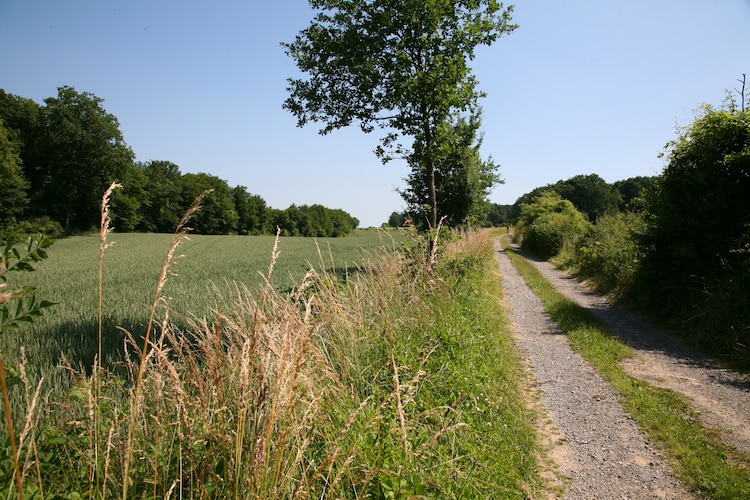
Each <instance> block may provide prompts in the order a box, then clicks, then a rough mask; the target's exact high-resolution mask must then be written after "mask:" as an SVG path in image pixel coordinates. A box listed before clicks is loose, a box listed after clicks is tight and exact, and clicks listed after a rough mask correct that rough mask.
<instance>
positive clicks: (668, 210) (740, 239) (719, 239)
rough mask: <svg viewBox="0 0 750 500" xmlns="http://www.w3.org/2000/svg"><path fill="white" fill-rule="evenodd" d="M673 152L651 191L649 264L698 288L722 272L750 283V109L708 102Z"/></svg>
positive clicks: (681, 284)
mask: <svg viewBox="0 0 750 500" xmlns="http://www.w3.org/2000/svg"><path fill="white" fill-rule="evenodd" d="M666 156H667V158H668V161H669V163H668V165H667V166H666V167H665V168H664V171H663V172H662V176H661V177H660V178H658V179H657V181H656V186H655V189H653V190H651V191H650V192H649V194H648V196H647V208H648V211H649V214H650V226H649V230H648V232H647V234H646V237H645V243H646V244H647V247H648V248H650V249H651V250H652V251H651V252H649V255H648V258H647V260H646V262H645V263H644V264H645V268H646V269H647V270H648V271H649V272H651V273H652V274H653V275H654V276H658V279H654V281H663V282H669V283H674V284H675V289H676V290H680V291H687V290H689V289H694V290H697V293H698V294H700V293H702V291H703V289H704V287H706V286H707V283H710V282H711V281H712V280H713V279H715V278H721V277H725V276H734V277H735V278H739V277H740V276H742V277H743V278H744V279H746V280H747V282H748V283H750V274H748V271H750V259H748V255H750V253H749V252H748V248H750V196H748V194H749V193H750V111H737V110H735V111H732V110H731V109H729V110H717V109H713V108H711V107H708V106H707V107H705V109H704V110H703V113H702V115H700V116H698V117H697V118H696V120H695V121H694V123H693V124H692V125H690V126H689V127H688V128H686V129H685V130H684V131H683V133H682V134H681V135H680V137H678V138H677V139H676V140H674V141H672V142H670V143H669V144H668V145H667V151H666ZM670 293H672V292H670Z"/></svg>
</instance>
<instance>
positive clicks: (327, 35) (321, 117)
mask: <svg viewBox="0 0 750 500" xmlns="http://www.w3.org/2000/svg"><path fill="white" fill-rule="evenodd" d="M310 5H311V6H312V7H313V8H314V9H317V10H318V13H317V14H316V16H315V17H314V19H313V21H312V22H311V24H310V26H309V27H308V28H306V29H305V30H303V31H302V32H301V33H300V34H299V35H297V37H296V38H295V40H294V41H293V42H292V43H286V44H283V45H284V47H285V48H286V52H287V54H288V55H289V56H290V57H292V58H293V59H294V61H295V63H296V64H297V67H298V68H299V69H300V70H301V71H302V72H303V73H306V74H307V75H308V77H307V78H306V79H303V78H299V79H296V78H291V79H289V87H288V90H289V92H290V96H289V98H288V99H287V100H286V102H285V103H284V107H285V108H286V109H288V110H289V111H291V112H292V113H293V114H294V115H295V116H296V117H297V120H298V125H299V126H304V125H305V124H307V123H308V122H322V123H323V124H324V126H323V128H322V129H321V130H320V132H321V133H322V134H326V133H329V132H331V131H333V130H335V129H338V128H342V127H346V126H349V125H351V124H352V123H356V124H358V125H359V127H360V129H361V130H362V131H363V132H365V133H368V132H372V131H373V130H374V129H375V128H376V127H380V128H381V129H383V130H384V131H385V132H386V134H385V136H384V137H383V139H382V141H381V146H379V147H378V149H377V150H376V152H377V154H378V156H379V157H380V158H381V159H382V160H383V161H384V162H386V161H388V160H390V159H392V158H394V157H395V156H409V158H410V161H411V162H412V163H414V164H418V165H420V168H421V169H422V170H423V171H424V177H425V178H427V179H428V186H429V200H430V205H431V206H430V225H431V226H432V227H435V226H437V221H438V198H437V191H436V183H435V165H436V164H437V163H438V162H439V161H441V160H442V158H443V156H444V153H443V150H442V149H441V148H440V147H439V144H437V143H436V140H435V139H436V136H437V134H438V129H439V128H440V127H441V126H443V125H444V124H445V123H447V122H448V121H449V119H450V118H451V117H452V116H453V115H454V114H455V113H456V112H466V111H472V110H473V109H474V108H475V107H476V105H477V101H478V99H479V98H480V97H482V96H483V93H482V92H480V91H479V90H478V89H477V80H476V78H475V77H474V75H473V74H472V71H471V68H470V67H469V61H470V60H472V59H473V58H474V52H475V49H476V47H477V46H481V45H486V46H489V45H492V44H493V43H494V42H495V41H496V40H497V38H498V37H500V36H501V35H503V34H505V33H510V32H511V31H513V30H514V29H515V25H513V24H511V23H510V20H511V12H512V7H508V8H504V7H503V4H501V3H498V2H496V1H495V0H310ZM401 136H408V137H411V138H412V139H413V141H414V142H413V146H412V148H411V152H410V153H409V152H407V151H406V149H405V148H404V147H403V146H402V145H401V144H399V142H398V141H399V138H400V137H401ZM417 152H418V153H417ZM415 154H418V156H415Z"/></svg>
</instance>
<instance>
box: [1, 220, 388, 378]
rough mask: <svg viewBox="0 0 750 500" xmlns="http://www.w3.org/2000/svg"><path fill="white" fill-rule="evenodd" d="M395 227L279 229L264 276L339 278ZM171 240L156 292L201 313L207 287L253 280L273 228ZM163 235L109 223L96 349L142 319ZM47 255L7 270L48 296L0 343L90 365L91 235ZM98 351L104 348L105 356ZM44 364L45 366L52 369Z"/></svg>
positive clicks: (7, 352)
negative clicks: (309, 233)
mask: <svg viewBox="0 0 750 500" xmlns="http://www.w3.org/2000/svg"><path fill="white" fill-rule="evenodd" d="M401 237H402V236H401V235H400V234H399V233H397V232H393V231H378V230H359V231H355V233H354V234H353V235H352V236H350V237H347V238H319V239H314V238H283V237H282V238H280V239H279V244H278V252H279V254H278V259H277V261H276V263H275V266H274V270H273V274H272V276H271V284H272V285H273V287H274V288H275V289H276V290H279V291H281V292H284V291H287V290H290V289H291V288H292V287H293V286H294V285H295V284H297V283H299V281H300V280H301V279H302V278H303V277H304V275H305V273H306V272H307V271H308V270H309V269H310V268H311V267H314V268H315V269H316V270H318V271H321V270H325V271H326V272H328V273H332V274H335V275H337V276H338V277H339V279H345V277H346V274H347V273H353V272H356V271H357V266H358V265H359V264H361V263H362V262H363V261H364V260H365V258H366V253H367V252H368V251H372V250H375V249H378V248H387V249H392V248H394V246H395V245H396V242H395V240H394V238H395V239H400V238H401ZM189 238H190V239H189V240H187V241H184V242H183V243H182V244H181V245H180V246H179V247H178V248H177V252H176V254H177V255H182V256H183V257H182V258H180V259H179V260H178V261H177V262H176V264H174V266H173V268H172V269H173V271H174V272H175V273H176V275H175V276H170V277H169V278H168V281H167V284H166V286H165V288H164V292H163V294H162V295H163V296H165V297H166V298H167V300H168V301H169V305H170V314H171V315H172V316H171V319H172V320H178V319H179V318H176V317H175V316H179V315H187V316H191V315H195V316H199V317H202V316H207V315H211V314H212V313H211V311H212V310H213V308H214V306H215V303H216V293H215V291H214V288H213V287H219V288H222V289H226V287H227V286H231V285H232V284H234V283H242V284H244V285H246V286H247V287H248V288H251V289H253V288H257V287H259V286H262V285H263V284H264V283H265V278H264V276H266V275H267V274H268V268H269V264H270V263H271V258H272V251H273V246H274V240H275V238H274V237H272V236H203V235H191V236H190V237H189ZM171 240H172V235H169V234H138V233H127V234H118V233H113V234H110V235H109V237H108V243H114V245H112V246H111V247H110V248H107V249H106V251H105V254H104V272H103V310H104V313H103V316H104V340H103V343H104V352H105V353H108V354H109V357H113V356H114V358H117V354H116V353H119V352H121V351H122V345H123V339H124V335H125V334H124V333H123V332H122V330H120V329H119V328H118V327H121V328H125V329H127V330H128V331H130V332H132V333H134V334H138V333H140V332H142V331H143V329H144V326H145V324H146V322H147V320H148V314H149V310H150V306H151V303H152V302H153V298H154V293H155V290H156V285H157V282H158V278H159V275H160V272H161V268H162V264H163V262H164V260H165V257H166V253H167V250H168V248H169V245H170V242H171ZM48 254H49V259H48V260H46V261H44V262H41V263H39V264H38V265H37V266H36V271H35V272H33V273H12V274H11V275H9V276H8V278H9V284H10V286H11V287H13V286H25V285H34V286H36V287H37V290H38V291H37V295H38V297H40V298H44V299H45V300H51V301H54V302H57V303H58V305H56V306H54V307H52V308H49V309H47V311H46V313H45V315H44V316H43V317H42V318H39V320H38V321H37V322H35V323H34V324H33V325H28V326H24V327H23V328H21V329H18V330H12V331H8V332H5V335H3V336H2V337H1V338H0V352H2V353H3V356H5V357H6V358H7V359H8V360H10V362H11V363H16V362H18V359H17V356H18V353H19V347H20V346H22V345H23V346H24V348H25V350H26V356H27V359H28V360H29V363H30V365H31V366H33V367H35V368H37V369H39V373H43V374H46V375H47V376H61V374H59V373H58V374H57V375H53V374H52V373H50V368H51V367H53V366H55V365H57V364H58V363H59V361H60V357H61V354H64V355H65V357H66V358H67V359H68V361H70V362H71V363H72V364H73V365H76V366H77V365H79V364H80V365H83V366H91V364H92V363H93V356H94V354H95V353H96V350H97V296H98V266H99V264H98V255H99V236H98V234H95V235H88V236H76V237H71V238H67V239H62V240H59V241H57V242H55V244H54V245H53V246H52V247H50V248H49V250H48ZM105 359H106V357H105ZM53 371H54V370H53Z"/></svg>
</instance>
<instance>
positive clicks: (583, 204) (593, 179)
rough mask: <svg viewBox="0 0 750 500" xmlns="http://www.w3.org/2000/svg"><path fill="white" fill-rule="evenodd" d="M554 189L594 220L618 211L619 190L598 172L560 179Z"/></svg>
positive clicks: (590, 219)
mask: <svg viewBox="0 0 750 500" xmlns="http://www.w3.org/2000/svg"><path fill="white" fill-rule="evenodd" d="M552 190H553V191H555V192H556V193H558V194H559V195H560V196H562V197H563V198H564V199H566V200H569V201H570V202H571V203H573V205H575V207H576V208H577V209H578V210H580V211H581V212H583V213H584V214H586V215H587V216H588V218H589V221H591V222H594V221H596V219H598V218H599V216H601V215H604V214H606V213H614V212H617V211H618V206H619V204H620V201H621V198H620V194H619V192H617V190H616V189H614V187H613V186H611V185H609V184H607V181H605V180H604V179H602V178H601V177H600V176H598V175H596V174H589V175H576V176H573V177H571V178H570V179H568V180H565V181H560V182H558V183H557V184H555V185H554V186H553V187H552Z"/></svg>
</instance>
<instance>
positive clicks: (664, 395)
mask: <svg viewBox="0 0 750 500" xmlns="http://www.w3.org/2000/svg"><path fill="white" fill-rule="evenodd" d="M502 241H503V247H504V248H505V249H506V250H508V249H510V246H509V244H508V242H507V239H503V240H502ZM508 256H509V257H510V258H511V261H512V262H513V265H514V266H515V267H516V269H518V271H519V272H520V273H521V275H522V276H523V278H524V280H525V281H526V283H527V285H528V286H529V288H531V289H532V291H533V292H534V293H535V294H536V295H537V296H538V297H539V298H540V299H541V301H542V303H543V304H544V307H545V309H546V311H547V313H548V314H549V315H550V316H551V317H552V319H553V320H554V321H555V323H557V324H558V326H560V328H561V329H562V330H563V331H564V332H565V334H566V335H567V336H568V339H569V340H570V343H571V346H572V347H573V348H574V349H575V350H576V351H578V352H579V353H580V354H581V355H582V356H583V357H584V358H586V359H587V360H588V361H589V362H591V364H592V365H594V367H596V369H597V370H598V371H599V372H600V373H601V374H602V375H603V376H604V377H605V378H606V379H607V380H608V381H609V382H610V383H611V384H612V386H613V387H614V388H615V390H617V391H618V392H619V394H620V403H621V404H622V405H623V408H624V409H625V411H626V412H628V413H629V414H630V416H631V417H632V418H633V419H634V420H635V421H636V422H637V423H638V425H639V426H640V427H641V428H642V429H643V430H644V431H645V432H646V434H647V435H648V436H649V438H650V439H651V440H652V441H653V442H655V443H657V445H659V446H660V447H661V448H662V449H663V450H665V451H666V453H667V455H668V457H669V458H670V459H671V461H672V462H673V463H674V466H675V467H674V469H675V472H676V474H677V475H678V476H679V477H680V478H681V479H682V480H683V481H684V482H685V484H687V485H688V486H689V487H690V488H691V489H692V490H693V491H694V492H696V493H698V494H699V495H700V496H701V497H705V498H714V499H727V500H729V499H737V498H750V470H748V467H749V466H750V457H748V456H746V455H744V454H742V453H740V452H738V451H737V450H734V449H731V448H728V447H726V446H724V445H723V444H722V443H721V441H720V440H719V438H718V436H716V434H715V432H713V431H711V430H709V429H707V428H706V427H704V426H703V425H701V424H700V421H699V420H698V418H697V415H696V414H695V412H694V411H693V410H691V409H690V406H689V404H688V403H687V401H686V400H685V399H684V397H683V396H681V395H679V394H677V393H676V392H674V391H671V390H668V389H662V388H659V387H656V386H653V385H651V384H649V383H647V382H644V381H642V380H639V379H637V378H635V377H632V376H630V375H628V374H627V373H626V372H625V370H624V369H623V368H622V367H621V365H620V361H621V360H622V359H624V358H627V357H631V356H632V351H631V349H630V347H628V346H627V345H625V344H624V343H622V342H621V341H619V340H618V339H616V338H614V337H613V336H611V335H610V334H609V333H608V332H607V331H606V330H605V329H604V328H603V327H602V325H601V324H600V322H599V321H598V320H597V319H596V318H595V317H594V316H593V314H592V313H591V312H589V311H587V310H586V309H584V308H583V307H581V306H579V305H578V304H576V303H575V302H572V301H571V300H569V299H567V298H566V297H564V296H563V295H562V294H561V293H559V292H558V291H557V290H555V288H554V287H553V286H552V285H551V284H550V283H549V282H548V281H547V280H546V279H545V278H544V277H543V276H542V275H541V273H540V272H539V271H538V270H537V269H536V268H535V267H534V266H533V264H531V263H530V262H528V261H527V260H526V259H524V258H523V257H522V256H520V255H518V254H517V253H516V252H514V251H508Z"/></svg>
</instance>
